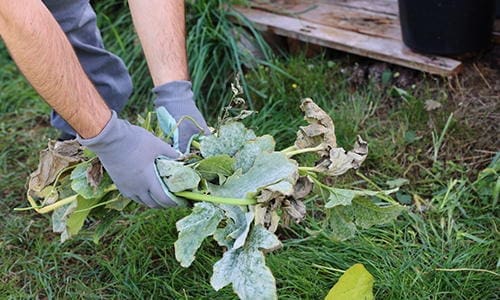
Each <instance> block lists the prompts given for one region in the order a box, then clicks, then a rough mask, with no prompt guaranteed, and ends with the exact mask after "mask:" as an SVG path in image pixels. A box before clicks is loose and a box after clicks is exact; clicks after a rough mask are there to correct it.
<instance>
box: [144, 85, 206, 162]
mask: <svg viewBox="0 0 500 300" xmlns="http://www.w3.org/2000/svg"><path fill="white" fill-rule="evenodd" d="M153 92H154V93H155V94H156V97H157V98H156V100H155V107H156V108H159V107H164V108H165V109H166V110H167V111H168V113H169V114H170V115H171V116H172V117H173V118H174V119H175V121H176V122H177V123H179V121H180V123H179V127H178V129H179V136H178V139H179V141H178V142H179V150H180V151H181V152H182V153H185V152H186V150H188V149H186V148H187V147H188V144H189V142H190V140H191V138H192V137H193V136H194V135H196V134H200V133H201V134H210V130H209V129H208V127H207V123H206V121H205V119H204V118H203V116H202V115H201V113H200V111H199V110H198V108H197V107H196V103H195V102H194V99H193V91H192V90H191V82H189V81H185V80H178V81H172V82H168V83H165V84H162V85H160V86H157V87H155V88H154V89H153ZM186 116H188V117H191V118H192V120H191V119H189V118H186ZM181 119H182V120H181ZM193 120H194V122H193Z"/></svg>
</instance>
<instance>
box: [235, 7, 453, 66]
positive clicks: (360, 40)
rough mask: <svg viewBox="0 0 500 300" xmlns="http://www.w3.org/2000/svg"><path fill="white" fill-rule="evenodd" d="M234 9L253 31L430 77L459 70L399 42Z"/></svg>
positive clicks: (263, 13) (293, 19)
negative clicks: (265, 32)
mask: <svg viewBox="0 0 500 300" xmlns="http://www.w3.org/2000/svg"><path fill="white" fill-rule="evenodd" d="M235 9H236V10H238V11H239V12H240V13H242V14H244V15H245V16H246V17H247V18H248V19H249V20H250V21H251V22H252V23H253V24H254V26H256V28H257V29H259V30H262V31H271V32H273V33H275V34H278V35H281V36H287V37H291V38H295V39H298V40H301V41H305V42H310V43H313V44H317V45H321V46H324V47H329V48H333V49H337V50H341V51H345V52H349V53H353V54H357V55H361V56H366V57H370V58H373V59H377V60H381V61H385V62H389V63H393V64H397V65H401V66H405V67H409V68H413V69H418V70H422V71H425V72H429V73H432V74H439V75H444V76H448V75H452V74H455V73H456V72H458V70H459V69H460V67H461V63H460V62H459V61H457V60H453V59H449V58H443V57H436V56H426V55H420V54H417V53H414V52H412V51H411V50H409V49H408V48H406V47H405V46H404V45H403V43H402V42H400V41H396V40H392V39H386V38H381V37H377V36H369V35H366V34H360V33H357V32H352V31H348V30H343V29H339V28H333V27H329V26H324V25H321V24H316V23H312V22H309V21H305V20H299V19H296V18H293V17H289V16H283V15H278V14H273V13H269V12H266V11H262V10H256V9H250V8H243V7H237V8H235Z"/></svg>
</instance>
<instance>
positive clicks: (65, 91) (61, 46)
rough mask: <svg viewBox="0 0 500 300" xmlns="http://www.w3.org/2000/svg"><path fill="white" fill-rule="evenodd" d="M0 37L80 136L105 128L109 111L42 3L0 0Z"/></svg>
mask: <svg viewBox="0 0 500 300" xmlns="http://www.w3.org/2000/svg"><path fill="white" fill-rule="evenodd" d="M0 36H1V37H2V39H3V41H4V42H5V44H6V46H7V48H8V49H9V52H10V54H11V56H12V57H13V59H14V60H15V62H16V64H17V66H18V67H19V69H20V70H21V72H22V73H23V74H24V76H25V77H26V79H27V80H28V81H29V82H30V83H31V85H32V86H33V88H34V89H35V90H36V91H37V92H38V93H39V94H40V96H42V98H43V99H45V101H46V102H47V103H48V104H49V105H50V106H52V107H53V108H54V110H56V111H57V112H58V113H59V114H60V115H61V116H62V117H63V118H64V119H65V120H66V121H67V122H68V123H69V124H70V125H71V126H72V127H73V128H74V129H75V130H76V131H77V132H78V133H79V134H80V136H82V137H84V138H89V137H93V136H96V135H97V134H98V133H99V132H100V131H101V130H102V129H103V128H104V126H105V125H106V123H107V122H108V120H109V119H110V117H111V112H110V110H109V108H108V107H107V105H106V103H105V102H104V101H103V99H102V98H101V96H100V95H99V93H98V92H97V90H96V89H95V87H94V86H93V85H92V83H91V82H90V80H89V79H88V77H87V75H86V74H85V72H84V71H83V69H82V67H81V65H80V63H79V61H78V59H77V57H76V54H75V53H74V50H73V48H72V47H71V45H70V43H69V41H68V39H67V38H66V36H65V35H64V32H63V31H62V30H61V28H60V27H59V25H58V24H57V22H56V21H55V19H54V18H53V17H52V15H51V14H50V12H49V11H48V10H47V8H46V7H45V6H44V5H43V4H42V2H41V1H39V0H38V1H37V0H28V1H3V0H0Z"/></svg>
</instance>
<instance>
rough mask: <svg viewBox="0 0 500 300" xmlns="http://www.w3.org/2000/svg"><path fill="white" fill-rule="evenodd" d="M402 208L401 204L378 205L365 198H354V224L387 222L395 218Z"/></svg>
mask: <svg viewBox="0 0 500 300" xmlns="http://www.w3.org/2000/svg"><path fill="white" fill-rule="evenodd" d="M403 210H404V207H403V206H401V205H397V204H393V205H388V206H378V205H376V204H375V203H373V202H372V201H371V200H370V199H366V198H356V199H354V200H353V203H352V211H353V214H354V216H355V218H356V225H358V226H360V227H362V228H369V227H371V226H374V225H382V224H386V223H389V222H391V221H393V220H394V219H396V218H397V217H398V216H399V215H400V214H401V212H403Z"/></svg>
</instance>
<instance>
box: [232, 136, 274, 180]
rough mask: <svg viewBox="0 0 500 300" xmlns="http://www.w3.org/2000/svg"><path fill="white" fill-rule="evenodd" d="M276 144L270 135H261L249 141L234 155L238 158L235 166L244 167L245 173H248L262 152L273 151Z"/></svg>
mask: <svg viewBox="0 0 500 300" xmlns="http://www.w3.org/2000/svg"><path fill="white" fill-rule="evenodd" d="M275 145H276V143H275V142H274V139H273V137H272V136H270V135H263V136H259V137H258V138H256V139H255V140H251V141H248V142H247V143H246V144H245V145H244V146H243V148H242V149H241V150H240V151H238V152H237V153H236V154H235V156H234V158H235V159H236V167H235V168H236V169H242V171H243V173H246V172H247V171H248V170H249V169H250V168H251V167H252V165H253V163H254V162H255V159H256V158H257V157H258V156H259V155H261V153H262V152H267V153H271V152H273V151H274V146H275Z"/></svg>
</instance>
